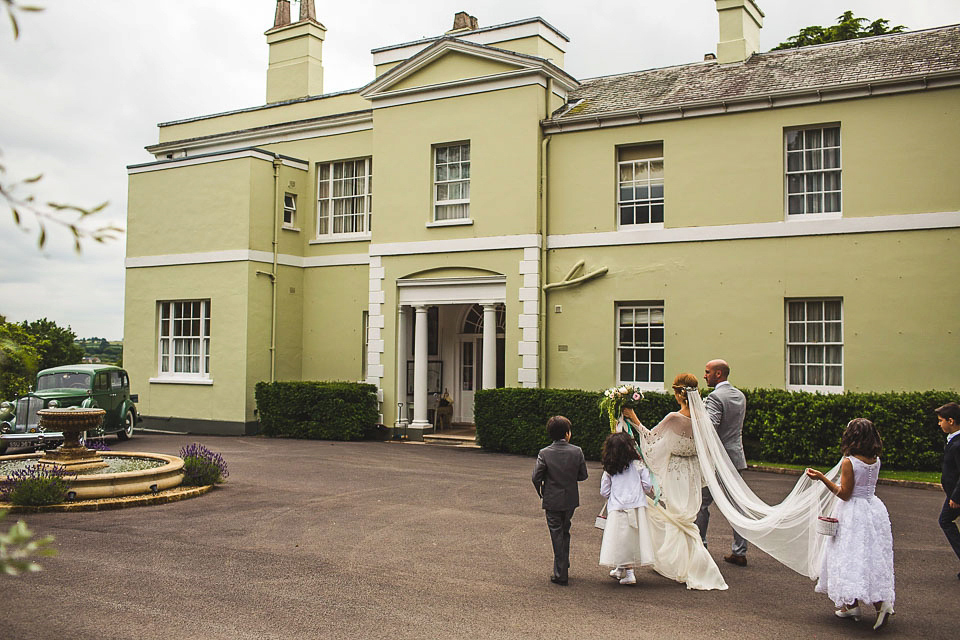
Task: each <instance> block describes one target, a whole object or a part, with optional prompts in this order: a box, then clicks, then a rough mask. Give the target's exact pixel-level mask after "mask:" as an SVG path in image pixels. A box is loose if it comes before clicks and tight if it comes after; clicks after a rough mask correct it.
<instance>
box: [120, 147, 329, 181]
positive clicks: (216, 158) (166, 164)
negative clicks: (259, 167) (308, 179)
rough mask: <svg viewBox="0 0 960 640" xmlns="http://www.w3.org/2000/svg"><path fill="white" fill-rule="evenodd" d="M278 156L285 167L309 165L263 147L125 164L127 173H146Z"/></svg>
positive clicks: (269, 159) (299, 167)
mask: <svg viewBox="0 0 960 640" xmlns="http://www.w3.org/2000/svg"><path fill="white" fill-rule="evenodd" d="M275 157H276V158H279V160H280V163H281V164H282V165H284V166H286V167H292V168H294V169H300V170H301V171H307V170H308V169H309V168H310V165H309V164H308V163H307V161H306V160H298V159H297V158H290V157H288V156H275V155H274V154H272V153H270V152H269V151H264V150H263V149H255V148H250V149H236V150H233V151H216V152H213V153H205V154H202V155H198V156H187V157H182V158H173V159H171V160H158V161H157V162H146V163H143V164H131V165H128V166H127V174H128V175H133V174H135V173H146V172H148V171H162V170H164V169H179V168H181V167H189V166H192V165H195V164H208V163H210V162H223V161H225V160H237V159H240V158H255V159H257V160H264V161H266V162H273V159H274V158H275Z"/></svg>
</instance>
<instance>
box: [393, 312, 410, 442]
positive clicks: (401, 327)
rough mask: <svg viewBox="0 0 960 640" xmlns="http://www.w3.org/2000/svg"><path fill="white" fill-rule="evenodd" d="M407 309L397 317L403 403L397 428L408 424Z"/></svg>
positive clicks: (399, 386) (399, 384)
mask: <svg viewBox="0 0 960 640" xmlns="http://www.w3.org/2000/svg"><path fill="white" fill-rule="evenodd" d="M407 309H409V307H400V315H399V316H398V317H397V402H398V403H399V402H402V403H403V407H402V408H401V407H399V406H398V407H397V409H398V410H399V411H400V412H401V413H399V414H397V423H396V424H397V426H398V427H399V426H402V425H405V424H407V351H408V350H409V347H408V346H407V336H408V335H409V332H410V330H409V329H408V328H407V327H408V326H409V325H408V324H407V317H408V313H407Z"/></svg>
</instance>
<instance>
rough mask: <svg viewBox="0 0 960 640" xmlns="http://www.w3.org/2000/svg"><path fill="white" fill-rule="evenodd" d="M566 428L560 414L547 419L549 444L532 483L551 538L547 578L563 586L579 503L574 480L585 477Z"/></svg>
mask: <svg viewBox="0 0 960 640" xmlns="http://www.w3.org/2000/svg"><path fill="white" fill-rule="evenodd" d="M570 429H571V425H570V421H569V420H568V419H566V418H564V417H563V416H553V417H552V418H550V419H549V420H548V421H547V433H548V434H549V435H550V438H551V439H552V440H553V444H551V445H550V446H549V447H544V448H543V449H541V450H540V453H539V454H537V464H536V466H535V467H534V468H533V486H534V487H536V488H537V495H539V496H540V499H541V505H542V507H543V510H544V512H545V513H546V516H547V529H549V530H550V540H551V542H553V575H552V576H551V577H550V582H552V583H554V584H559V585H564V586H565V585H566V584H567V578H568V576H567V572H568V570H569V568H570V520H571V519H572V518H573V512H574V510H575V509H576V508H577V507H578V506H580V489H579V487H578V486H577V483H578V482H582V481H584V480H586V479H587V462H586V460H585V459H584V457H583V451H582V450H581V449H580V447H578V446H576V445H572V444H570Z"/></svg>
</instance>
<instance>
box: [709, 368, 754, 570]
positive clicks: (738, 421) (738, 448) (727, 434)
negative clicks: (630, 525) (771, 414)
mask: <svg viewBox="0 0 960 640" xmlns="http://www.w3.org/2000/svg"><path fill="white" fill-rule="evenodd" d="M729 375H730V366H729V365H727V363H726V362H724V361H723V360H711V361H710V362H708V363H707V364H706V366H705V367H704V374H703V379H704V380H706V381H707V386H708V387H713V391H712V392H711V393H710V395H708V396H707V397H706V399H705V400H704V401H703V404H704V406H705V407H706V409H707V414H709V416H710V421H711V422H712V423H713V428H714V429H716V430H717V435H718V436H720V441H721V442H722V443H723V448H724V449H725V450H726V452H727V455H728V456H730V462H732V463H733V466H734V467H736V469H737V471H739V472H740V473H741V474H742V473H743V470H744V469H746V468H747V457H746V456H745V455H744V453H743V418H744V416H745V415H746V412H747V399H746V398H745V397H744V395H743V392H742V391H740V390H739V389H737V388H736V387H734V386H733V385H732V384H730V383H729V382H728V381H727V377H728V376H729ZM711 504H713V496H711V495H710V490H709V489H707V488H704V489H703V502H702V504H701V506H700V513H698V514H697V528H698V529H700V538H701V539H702V540H703V545H704V546H706V545H707V525H709V524H710V505H711ZM731 552H732V553H731V554H730V555H729V556H724V558H723V559H724V560H725V561H727V562H729V563H730V564H735V565H737V566H740V567H745V566H747V541H746V540H744V539H743V538H742V537H741V536H740V534H739V533H737V532H736V530H734V532H733V546H732V547H731Z"/></svg>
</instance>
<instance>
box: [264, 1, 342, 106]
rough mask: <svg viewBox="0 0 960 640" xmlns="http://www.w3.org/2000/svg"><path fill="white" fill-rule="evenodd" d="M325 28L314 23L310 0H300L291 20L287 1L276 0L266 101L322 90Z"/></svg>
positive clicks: (269, 31)
mask: <svg viewBox="0 0 960 640" xmlns="http://www.w3.org/2000/svg"><path fill="white" fill-rule="evenodd" d="M326 33H327V29H326V27H324V26H323V25H322V24H320V23H319V22H317V17H316V10H315V9H314V4H313V0H300V19H299V20H298V21H297V22H294V23H291V22H290V0H277V10H276V14H275V15H274V20H273V27H272V28H271V29H270V30H268V31H267V32H266V34H265V35H266V36H267V44H268V45H269V47H270V63H269V66H268V67H267V103H268V104H269V103H272V102H283V101H284V100H295V99H297V98H306V97H307V96H316V95H320V94H322V93H323V64H322V55H321V54H322V48H323V39H324V37H325V36H326Z"/></svg>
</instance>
